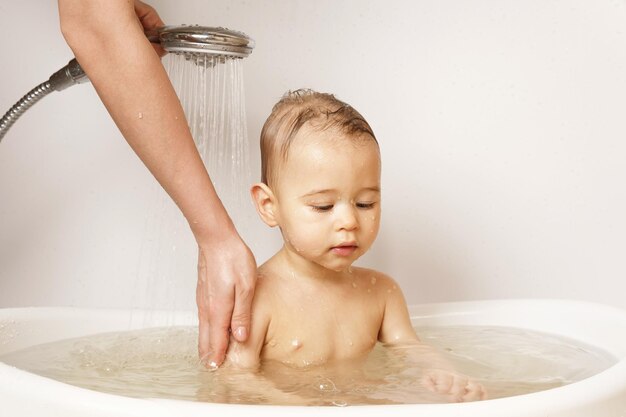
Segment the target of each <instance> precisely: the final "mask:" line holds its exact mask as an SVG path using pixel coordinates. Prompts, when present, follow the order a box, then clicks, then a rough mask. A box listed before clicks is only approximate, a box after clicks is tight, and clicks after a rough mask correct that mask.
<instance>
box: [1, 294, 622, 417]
mask: <svg viewBox="0 0 626 417" xmlns="http://www.w3.org/2000/svg"><path fill="white" fill-rule="evenodd" d="M410 310H411V316H412V317H413V319H414V322H415V323H416V324H418V325H432V324H435V325H437V324H442V325H443V324H445V325H459V324H475V325H498V326H509V327H521V328H527V329H532V330H538V331H543V332H549V333H553V334H557V335H562V336H566V337H570V338H573V339H577V340H579V341H581V342H584V343H586V344H590V345H594V346H597V347H599V348H602V349H603V350H605V351H606V352H608V353H610V354H612V355H613V356H615V357H617V358H619V362H618V363H617V364H615V365H614V366H612V367H610V368H609V369H607V370H605V371H604V372H601V373H599V374H597V375H595V376H593V377H591V378H587V379H585V380H583V381H580V382H577V383H574V384H571V385H567V386H564V387H560V388H555V389H551V390H547V391H542V392H538V393H534V394H528V395H520V396H516V397H509V398H503V399H497V400H487V401H482V402H473V403H462V404H432V405H429V404H425V405H423V404H418V405H391V406H379V405H377V406H352V407H344V408H338V407H291V406H251V405H228V404H209V403H198V402H187V401H176V400H162V399H135V398H127V397H122V396H116V395H110V394H104V393H100V392H95V391H90V390H86V389H82V388H78V387H74V386H70V385H66V384H63V383H60V382H57V381H54V380H50V379H47V378H43V377H39V376H36V375H33V374H30V373H28V372H24V371H21V370H18V369H15V368H13V367H11V366H8V365H6V364H3V363H0V416H3V417H4V416H7V417H8V416H11V417H19V416H44V415H45V416H63V417H72V416H81V417H86V416H89V417H95V416H107V417H112V416H142V417H146V416H151V417H159V416H172V417H174V416H175V417H185V416H226V415H227V416H233V415H236V416H240V415H249V416H290V417H291V416H294V415H298V416H319V415H327V416H331V415H339V416H359V417H361V416H380V415H394V416H427V417H444V416H446V417H448V416H454V417H466V416H472V417H491V416H493V417H517V416H525V417H531V416H532V417H535V416H536V417H579V416H580V417H624V416H625V415H626V311H623V310H619V309H614V308H611V307H606V306H601V305H597V304H590V303H583V302H574V301H561V300H501V301H480V302H462V303H446V304H430V305H419V306H413V307H411V309H410ZM138 314H139V313H137V312H133V315H132V320H129V317H130V314H129V312H128V311H107V310H91V309H71V308H17V309H0V355H1V354H4V353H8V352H12V351H15V350H18V349H22V348H24V347H27V346H32V345H35V344H39V343H45V342H51V341H55V340H60V339H66V338H70V337H77V336H83V335H88V334H93V333H101V332H108V331H120V330H128V329H131V328H139V327H150V326H160V325H163V324H165V323H164V322H163V320H164V317H165V315H160V314H157V313H150V314H149V315H145V316H144V317H139V316H138ZM168 316H169V317H170V318H171V315H168ZM193 322H194V319H193V317H192V315H190V314H189V313H187V314H179V315H178V316H176V318H175V323H172V322H171V321H169V322H168V323H167V324H192V323H193ZM132 323H142V325H133V324H132Z"/></svg>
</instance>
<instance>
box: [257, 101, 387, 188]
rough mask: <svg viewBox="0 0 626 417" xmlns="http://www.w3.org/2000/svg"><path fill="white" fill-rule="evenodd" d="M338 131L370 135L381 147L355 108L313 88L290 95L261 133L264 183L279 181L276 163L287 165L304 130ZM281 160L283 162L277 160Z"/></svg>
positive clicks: (262, 178) (353, 134)
mask: <svg viewBox="0 0 626 417" xmlns="http://www.w3.org/2000/svg"><path fill="white" fill-rule="evenodd" d="M305 125H308V126H310V127H311V128H313V129H314V130H315V131H320V132H321V131H324V130H327V129H336V130H337V131H338V132H340V133H343V134H345V135H346V136H349V137H354V138H357V137H359V138H361V137H364V136H365V137H367V136H369V137H370V138H371V139H372V140H373V141H374V142H375V143H376V145H378V141H377V140H376V136H374V132H373V131H372V128H371V127H370V125H369V123H367V121H366V120H365V119H364V118H363V116H361V114H360V113H359V112H358V111H356V110H355V109H354V108H353V107H352V106H350V105H348V104H346V103H344V102H343V101H341V100H338V99H337V98H336V97H335V96H334V95H332V94H326V93H318V92H316V91H313V90H309V89H300V90H296V91H289V92H287V93H286V94H285V95H284V96H283V97H282V98H281V99H280V100H279V101H278V103H276V104H275V105H274V108H273V109H272V113H271V114H270V115H269V117H268V118H267V120H266V121H265V124H264V125H263V129H262V130H261V181H262V182H263V183H265V184H267V185H268V186H271V184H270V183H274V182H275V180H276V171H277V170H276V167H275V165H276V162H280V161H282V162H284V161H285V160H286V159H287V156H288V153H289V147H290V146H291V143H292V142H293V139H294V138H295V137H296V135H297V134H298V132H299V131H300V129H301V128H302V127H303V126H305ZM278 157H280V158H281V159H280V160H277V159H276V158H278Z"/></svg>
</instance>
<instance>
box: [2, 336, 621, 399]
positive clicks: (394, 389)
mask: <svg viewBox="0 0 626 417" xmlns="http://www.w3.org/2000/svg"><path fill="white" fill-rule="evenodd" d="M416 331H417V333H418V335H419V336H420V338H421V340H422V342H424V343H427V344H429V345H431V346H433V347H435V348H436V349H437V350H438V351H440V352H441V354H442V355H444V356H445V357H446V358H447V359H448V360H449V361H450V362H451V363H452V364H453V365H454V367H455V368H456V370H457V371H458V372H461V373H464V374H466V375H469V376H471V377H473V379H475V380H477V381H479V382H480V383H482V384H483V385H484V386H485V388H486V389H487V392H488V395H489V398H490V399H493V398H502V397H508V396H513V395H520V394H527V393H532V392H536V391H542V390H546V389H550V388H555V387H560V386H563V385H566V384H570V383H573V382H576V381H580V380H582V379H585V378H588V377H590V376H592V375H595V374H597V373H599V372H601V371H603V370H604V369H606V368H608V367H610V366H611V365H613V364H614V363H615V362H616V360H615V359H614V358H613V357H611V356H610V355H608V354H607V353H604V352H603V351H601V350H599V349H597V348H593V347H590V346H587V345H584V344H582V343H579V342H577V341H574V340H571V339H566V338H562V337H557V336H554V335H549V334H545V333H539V332H534V331H527V330H522V329H515V328H504V327H491V326H440V327H425V328H417V329H416ZM196 346H197V329H196V327H168V328H152V329H144V330H139V331H129V332H119V333H106V334H104V333H103V334H99V335H93V336H87V337H83V338H77V339H68V340H63V341H58V342H53V343H48V344H43V345H39V346H34V347H30V348H27V349H25V350H22V351H18V352H13V353H10V354H7V355H5V356H3V357H0V360H1V361H2V362H5V363H7V364H9V365H13V366H16V367H18V368H20V369H24V370H27V371H29V372H33V373H35V374H39V375H42V376H45V377H49V378H53V379H56V380H58V381H61V382H64V383H67V384H72V385H76V386H79V387H83V388H87V389H91V390H96V391H102V392H106V393H111V394H118V395H124V396H129V397H139V398H154V397H158V398H168V399H179V400H189V401H204V402H217V403H237V404H282V405H285V404H289V405H298V404H299V405H327V406H339V407H341V406H348V405H362V404H416V403H445V402H448V401H450V400H449V399H448V398H445V397H442V396H439V395H437V394H434V393H431V392H429V391H428V390H426V389H425V388H424V387H423V386H422V385H421V383H420V379H421V377H422V374H423V371H424V369H422V368H421V367H419V366H417V365H416V364H415V363H413V362H411V360H410V359H409V356H410V355H407V353H408V350H409V349H411V348H409V347H391V346H390V347H386V346H383V345H381V344H378V345H377V346H376V347H375V348H374V350H373V351H372V352H371V353H370V354H369V355H368V356H367V357H364V358H360V359H357V360H354V361H349V362H340V363H332V364H326V365H323V366H315V367H309V368H292V367H289V366H286V365H283V364H281V363H279V362H265V363H263V364H262V366H261V367H260V369H258V370H257V371H244V370H238V369H234V368H229V367H223V368H220V369H218V370H217V371H209V370H207V369H205V368H204V367H203V366H202V365H200V364H199V362H198V359H197V350H196Z"/></svg>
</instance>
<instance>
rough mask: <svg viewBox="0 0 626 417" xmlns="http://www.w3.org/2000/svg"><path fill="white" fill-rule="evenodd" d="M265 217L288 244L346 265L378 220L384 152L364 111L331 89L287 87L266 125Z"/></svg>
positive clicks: (260, 201)
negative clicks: (344, 101)
mask: <svg viewBox="0 0 626 417" xmlns="http://www.w3.org/2000/svg"><path fill="white" fill-rule="evenodd" d="M261 160H262V162H261V165H262V182H261V183H259V184H255V185H254V186H253V187H252V196H253V199H254V202H255V204H256V207H257V210H258V212H259V214H260V215H261V218H262V219H263V221H264V222H265V223H267V224H268V225H269V226H272V227H273V226H279V227H280V229H281V232H282V234H283V238H284V240H285V249H286V250H287V252H288V253H289V254H290V255H291V256H293V257H295V258H298V259H299V261H304V262H309V263H313V264H317V265H319V266H322V267H324V268H327V269H331V270H334V271H341V270H345V269H347V268H348V267H349V266H350V265H351V264H352V263H353V262H354V261H355V260H356V259H357V258H359V257H360V256H361V255H363V254H364V253H365V252H366V251H367V250H368V249H369V247H370V246H371V244H372V243H373V242H374V239H375V238H376V235H377V233H378V226H379V222H380V153H379V149H378V143H377V141H376V138H375V136H374V133H373V132H372V129H371V128H370V126H369V124H368V123H367V121H365V119H364V118H363V116H361V115H360V114H359V112H357V111H356V110H355V109H354V108H352V107H351V106H349V105H347V104H345V103H343V102H341V101H339V100H337V99H336V98H335V97H334V96H332V95H331V94H321V93H316V92H314V91H311V90H298V91H295V92H291V93H288V94H286V95H285V96H284V97H283V98H282V99H281V100H280V101H279V102H278V103H277V104H276V105H275V106H274V109H273V110H272V113H271V114H270V116H269V117H268V119H267V121H266V122H265V125H264V126H263V130H262V132H261Z"/></svg>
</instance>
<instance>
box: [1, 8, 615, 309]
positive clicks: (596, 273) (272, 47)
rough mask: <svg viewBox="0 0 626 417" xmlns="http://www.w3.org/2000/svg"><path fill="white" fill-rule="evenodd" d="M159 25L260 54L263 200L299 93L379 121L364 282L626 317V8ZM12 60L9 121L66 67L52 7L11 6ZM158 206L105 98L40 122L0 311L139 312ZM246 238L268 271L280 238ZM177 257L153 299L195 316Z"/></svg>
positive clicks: (11, 171) (19, 166) (72, 105)
mask: <svg viewBox="0 0 626 417" xmlns="http://www.w3.org/2000/svg"><path fill="white" fill-rule="evenodd" d="M152 4H153V5H154V6H156V7H157V9H158V10H159V11H160V14H161V16H162V18H163V19H164V20H165V22H166V23H168V24H180V23H189V24H191V23H197V24H203V25H207V26H225V27H228V28H232V29H237V30H241V31H244V32H246V33H247V34H249V35H250V36H251V37H253V38H254V39H255V40H256V42H257V47H256V49H255V50H254V52H253V54H252V55H251V56H250V57H249V58H247V59H246V61H245V80H246V100H247V113H248V131H249V136H250V149H251V152H252V167H251V170H252V172H253V173H254V178H252V179H251V180H250V181H253V180H255V179H256V178H257V177H258V175H259V174H257V173H258V172H259V166H260V164H259V161H258V150H257V147H258V136H259V132H260V128H261V126H262V123H263V121H264V120H265V118H266V117H267V115H268V114H269V112H270V109H271V106H272V105H273V103H274V102H275V101H276V100H277V99H278V98H279V97H280V96H281V95H282V94H283V93H284V92H285V91H287V90H289V89H296V88H300V87H310V88H314V89H316V90H319V91H324V92H332V93H335V94H336V95H337V96H338V97H339V98H340V99H343V100H345V101H347V102H349V103H350V104H352V105H353V106H354V107H356V108H357V109H358V110H359V111H360V112H361V113H363V114H364V116H365V117H366V118H367V119H368V120H369V122H370V124H371V125H372V126H373V128H374V131H375V132H376V134H377V137H378V140H379V142H380V145H381V150H382V156H383V222H382V227H381V232H380V235H379V238H378V240H377V242H376V244H375V246H374V247H373V249H372V250H371V252H370V253H369V254H368V255H366V257H364V258H363V260H362V261H360V264H362V265H367V266H370V267H374V268H376V269H379V270H382V271H385V272H387V273H388V274H390V275H392V276H393V277H395V278H396V279H397V280H398V281H399V283H400V285H401V287H402V288H403V289H404V291H405V295H406V298H407V300H408V302H409V303H420V302H437V301H452V300H473V299H491V298H523V297H549V298H570V299H581V300H588V301H595V302H602V303H606V304H612V305H616V306H620V307H624V308H626V298H625V297H624V294H625V293H626V283H625V280H624V278H625V277H626V260H625V259H626V253H625V252H626V216H625V214H624V213H626V187H625V186H624V178H626V164H625V163H624V161H625V160H626V158H625V157H626V142H625V139H626V3H625V2H624V1H623V0H620V1H576V0H555V1H544V0H541V1H539V0H536V1H523V0H517V1H500V0H491V1H487V0H477V1H461V0H458V1H445V0H444V1H442V0H428V1H424V0H422V1H408V0H407V1H391V2H383V1H362V0H353V1H346V0H341V1H330V0H320V1H315V2H311V1H304V0H301V1H293V0H272V1H269V0H266V1H226V0H224V1H221V2H217V1H207V0H187V1H177V2H173V1H169V2H168V1H164V0H162V1H156V0H155V1H153V3H152ZM0 45H1V46H2V60H1V65H0V112H2V113H3V112H4V111H6V110H7V109H8V108H9V107H10V106H11V105H13V104H14V102H15V101H17V99H19V98H20V97H21V96H22V95H23V94H25V93H26V92H27V91H28V90H29V89H31V88H32V87H34V86H35V85H36V84H37V83H39V82H41V81H44V80H46V79H47V78H48V77H49V76H50V75H51V74H52V72H54V71H56V70H57V69H58V68H60V67H61V66H63V65H64V64H65V63H66V62H67V61H68V60H69V59H70V58H71V52H70V50H69V48H68V47H67V46H66V44H65V42H64V40H63V38H62V36H61V34H60V31H59V25H58V13H57V10H56V2H51V1H40V0H24V1H20V2H2V3H0ZM154 184H155V182H154V180H153V179H152V177H150V175H149V174H148V172H147V170H146V169H145V168H144V167H143V165H142V164H141V162H140V161H139V159H138V158H137V157H136V156H135V155H134V154H133V153H132V152H131V150H130V148H129V147H128V145H127V144H126V143H125V141H124V140H123V138H122V137H121V135H120V134H119V133H118V132H117V130H116V128H115V126H114V125H113V123H112V122H111V120H110V119H109V117H108V115H107V113H106V111H105V109H104V107H103V106H102V104H101V103H100V102H99V100H98V98H97V96H96V94H95V92H94V91H93V88H92V87H91V85H89V84H87V85H81V86H76V87H72V88H70V89H68V90H66V91H64V92H62V93H53V94H51V95H50V96H49V97H46V98H45V99H44V100H43V101H42V102H40V103H38V104H37V105H36V106H34V107H33V108H32V109H31V110H30V111H29V112H27V113H26V114H25V115H24V116H23V117H22V118H21V119H20V120H19V121H18V122H17V123H16V125H15V126H14V127H13V129H12V130H11V131H10V133H9V134H8V135H7V136H6V137H5V139H4V140H3V142H2V143H0V307H10V306H31V305H32V306H42V305H75V306H96V307H127V306H130V305H137V304H138V303H140V302H141V300H140V298H138V293H139V292H141V293H145V292H146V290H145V289H144V287H143V284H141V285H139V284H138V281H139V280H140V278H138V276H140V275H141V274H142V272H141V271H142V270H145V269H146V268H148V269H149V267H146V266H145V265H146V262H147V263H149V262H150V259H152V258H154V257H155V256H154V255H150V254H148V255H146V247H148V246H149V245H146V243H145V241H146V239H148V238H150V236H152V237H154V236H153V235H154V233H153V232H154V231H153V230H152V229H151V226H150V225H151V224H153V223H154V221H155V220H154V218H155V217H154V215H153V214H151V213H154V212H155V209H154V204H155V202H157V203H158V202H159V201H160V200H161V199H162V198H161V194H162V191H160V190H159V189H158V188H156V187H155V185H154ZM156 212H158V210H156ZM157 221H158V219H157ZM250 223H251V224H250V225H249V226H248V227H246V230H244V231H242V233H243V234H244V236H245V237H246V239H247V241H248V243H249V244H250V246H251V248H252V249H253V251H254V252H255V254H256V255H257V259H258V261H259V262H262V261H264V260H265V259H267V258H268V257H269V256H270V255H271V254H272V253H273V252H274V251H276V250H277V249H278V247H279V244H280V239H279V236H278V232H277V231H276V230H270V229H267V227H266V226H265V225H263V224H262V223H261V222H260V220H258V219H254V220H253V221H251V222H250ZM156 236H157V238H158V236H159V235H158V234H156ZM178 238H179V240H182V241H184V243H183V244H182V245H179V246H178V249H177V250H176V251H175V252H176V253H173V250H171V251H167V250H166V251H165V253H162V254H159V255H158V256H157V257H159V258H167V257H168V256H176V257H178V258H177V259H178V260H177V261H175V262H174V261H172V262H170V264H168V265H169V267H168V268H169V269H168V271H169V272H168V274H169V275H168V274H164V276H165V277H164V278H163V279H162V280H161V278H160V275H158V274H157V276H155V277H152V282H153V284H152V285H153V286H154V287H155V288H156V289H155V290H154V291H160V292H161V293H163V294H165V298H161V300H164V299H168V300H170V301H169V302H170V304H168V306H175V307H181V306H182V307H183V308H189V309H191V308H193V306H194V304H193V303H194V294H193V289H194V283H195V275H194V271H195V264H194V260H195V253H194V247H193V241H192V238H191V235H190V234H189V232H188V231H186V230H183V231H182V232H181V233H179V236H178ZM142 242H143V243H142ZM152 244H154V242H152ZM167 244H169V243H166V245H167ZM172 246H173V245H172ZM141 279H143V278H141ZM156 283H158V284H156ZM148 292H149V291H148ZM171 300H175V301H171Z"/></svg>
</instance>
